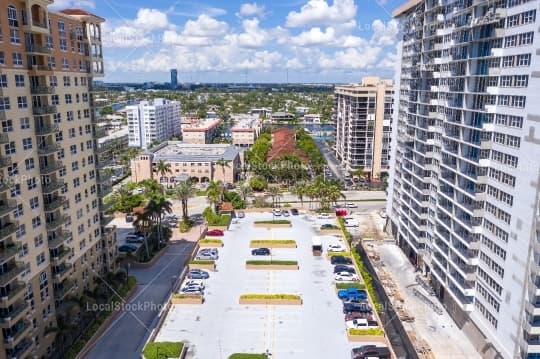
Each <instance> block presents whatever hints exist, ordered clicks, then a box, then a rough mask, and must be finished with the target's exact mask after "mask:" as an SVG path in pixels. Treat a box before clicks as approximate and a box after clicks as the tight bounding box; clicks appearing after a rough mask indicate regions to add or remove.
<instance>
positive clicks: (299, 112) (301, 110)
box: [296, 106, 309, 116]
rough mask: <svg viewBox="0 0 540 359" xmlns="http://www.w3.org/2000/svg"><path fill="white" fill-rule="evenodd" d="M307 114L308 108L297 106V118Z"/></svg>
mask: <svg viewBox="0 0 540 359" xmlns="http://www.w3.org/2000/svg"><path fill="white" fill-rule="evenodd" d="M308 113H309V107H304V106H297V107H296V114H297V115H298V116H303V115H305V114H308Z"/></svg>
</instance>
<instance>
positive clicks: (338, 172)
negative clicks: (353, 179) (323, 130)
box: [315, 139, 345, 180]
mask: <svg viewBox="0 0 540 359" xmlns="http://www.w3.org/2000/svg"><path fill="white" fill-rule="evenodd" d="M315 143H316V144H317V146H318V147H319V149H320V150H321V152H322V154H323V156H324V158H325V159H326V163H327V164H328V168H330V171H332V173H333V174H334V176H335V177H336V178H337V179H339V180H343V178H344V176H345V170H344V169H343V167H342V166H341V164H340V163H339V162H338V160H337V158H336V156H335V155H334V152H333V151H332V149H331V148H329V147H328V146H327V145H326V143H325V142H324V141H323V140H320V139H315Z"/></svg>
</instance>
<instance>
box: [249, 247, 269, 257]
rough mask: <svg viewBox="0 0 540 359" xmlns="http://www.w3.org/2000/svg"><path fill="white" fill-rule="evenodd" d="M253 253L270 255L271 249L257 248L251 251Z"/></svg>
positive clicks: (255, 254)
mask: <svg viewBox="0 0 540 359" xmlns="http://www.w3.org/2000/svg"><path fill="white" fill-rule="evenodd" d="M251 255H254V256H269V255H270V249H268V248H257V249H254V250H252V251H251Z"/></svg>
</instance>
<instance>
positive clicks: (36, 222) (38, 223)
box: [32, 216, 41, 229]
mask: <svg viewBox="0 0 540 359" xmlns="http://www.w3.org/2000/svg"><path fill="white" fill-rule="evenodd" d="M39 226H41V217H40V216H37V217H34V218H32V228H34V229H35V228H38V227H39Z"/></svg>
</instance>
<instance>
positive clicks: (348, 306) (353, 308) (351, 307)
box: [343, 302, 372, 314]
mask: <svg viewBox="0 0 540 359" xmlns="http://www.w3.org/2000/svg"><path fill="white" fill-rule="evenodd" d="M355 312H357V313H371V312H372V309H371V306H370V305H369V304H368V303H366V302H362V303H344V304H343V314H350V313H355Z"/></svg>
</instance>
